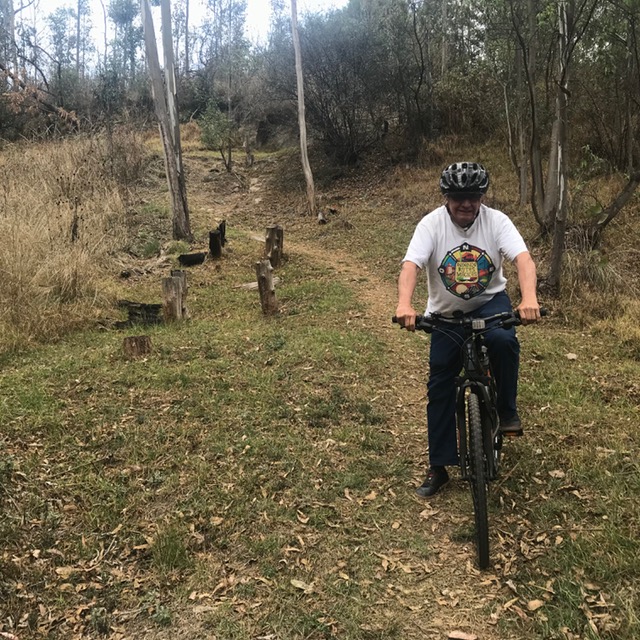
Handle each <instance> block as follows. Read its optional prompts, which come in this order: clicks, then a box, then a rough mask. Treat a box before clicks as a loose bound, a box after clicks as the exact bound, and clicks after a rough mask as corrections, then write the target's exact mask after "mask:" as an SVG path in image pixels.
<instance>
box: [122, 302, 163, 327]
mask: <svg viewBox="0 0 640 640" xmlns="http://www.w3.org/2000/svg"><path fill="white" fill-rule="evenodd" d="M118 306H120V307H124V308H125V309H126V310H127V313H128V316H129V318H128V320H127V323H126V325H129V326H130V325H134V324H142V325H149V324H160V323H161V322H162V316H161V315H160V314H161V311H162V305H161V304H147V303H144V302H131V301H130V300H120V301H118Z"/></svg>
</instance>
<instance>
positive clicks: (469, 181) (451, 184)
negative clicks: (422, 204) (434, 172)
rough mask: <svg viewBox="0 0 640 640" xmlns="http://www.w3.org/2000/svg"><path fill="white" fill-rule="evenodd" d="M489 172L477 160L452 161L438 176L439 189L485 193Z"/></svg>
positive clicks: (449, 191) (446, 191)
mask: <svg viewBox="0 0 640 640" xmlns="http://www.w3.org/2000/svg"><path fill="white" fill-rule="evenodd" d="M488 188H489V174H488V173H487V170H486V169H485V168H484V167H483V166H482V165H481V164H478V163H477V162H454V163H453V164H450V165H449V166H448V167H447V168H446V169H444V171H443V172H442V175H441V176H440V190H441V191H442V193H444V194H445V195H446V194H448V193H470V194H471V193H476V194H481V193H486V192H487V189H488Z"/></svg>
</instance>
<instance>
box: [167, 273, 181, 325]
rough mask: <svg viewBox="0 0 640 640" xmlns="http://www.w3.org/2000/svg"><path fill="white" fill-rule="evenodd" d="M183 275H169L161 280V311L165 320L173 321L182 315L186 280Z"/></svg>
mask: <svg viewBox="0 0 640 640" xmlns="http://www.w3.org/2000/svg"><path fill="white" fill-rule="evenodd" d="M183 275H184V274H183ZM183 275H178V276H171V277H170V278H164V279H163V280H162V295H163V297H164V301H163V303H162V313H163V315H164V319H165V322H175V321H177V320H182V318H183V317H184V297H185V295H186V293H185V292H186V283H187V280H186V277H183Z"/></svg>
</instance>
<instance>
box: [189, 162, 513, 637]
mask: <svg viewBox="0 0 640 640" xmlns="http://www.w3.org/2000/svg"><path fill="white" fill-rule="evenodd" d="M203 169H204V167H202V166H199V167H196V171H198V170H199V171H202V170H203ZM200 179H202V178H200ZM196 180H197V178H196ZM193 182H194V180H192V185H193ZM228 184H231V182H230V181H229V182H228ZM196 185H197V182H196ZM248 185H249V188H247V189H237V188H230V189H228V190H227V192H226V193H224V192H223V193H222V194H221V193H220V191H217V192H216V186H215V185H213V186H209V185H208V184H205V185H203V187H204V188H203V189H198V188H194V186H191V189H190V203H191V207H192V210H193V211H197V210H200V211H201V212H205V213H206V215H207V217H210V216H213V217H214V218H216V219H219V220H221V219H226V220H227V221H228V222H229V224H230V225H232V224H236V225H238V226H240V225H242V224H243V222H244V224H245V226H244V228H243V230H244V231H246V232H247V235H248V236H253V237H254V239H257V238H255V236H256V235H257V236H258V237H260V235H261V234H260V232H259V225H258V223H254V222H253V221H252V222H251V223H250V224H251V226H252V229H247V228H246V224H247V222H246V221H248V220H250V219H251V212H256V215H257V216H258V218H259V217H260V212H262V216H264V213H263V212H264V211H265V210H269V207H270V204H269V201H270V198H275V199H276V200H277V199H278V194H277V193H275V192H271V191H269V189H268V188H263V186H262V185H263V182H262V180H261V179H260V178H253V179H252V180H251V181H250V182H249V183H248ZM212 192H213V193H214V194H215V195H212ZM280 198H281V196H280ZM212 202H214V204H212ZM278 204H280V206H281V203H277V204H276V205H274V208H276V207H277V206H278ZM281 208H283V209H284V208H285V207H282V206H281ZM276 210H277V208H276ZM234 212H242V213H241V214H240V213H238V214H236V213H234ZM305 224H314V223H312V222H311V221H308V222H307V221H305ZM300 235H302V234H296V232H295V230H293V231H292V230H290V229H285V254H288V255H292V254H297V255H302V256H304V257H305V258H306V259H308V260H309V261H311V262H313V263H316V264H319V265H322V266H323V267H328V268H329V269H331V270H333V271H334V273H335V277H336V279H338V280H340V281H341V282H342V283H344V284H346V285H347V286H348V287H350V288H351V289H352V290H353V291H354V292H355V296H356V297H357V299H358V300H359V301H361V302H362V306H363V317H362V318H355V319H351V322H362V323H363V324H364V323H365V322H366V326H367V327H370V328H371V330H372V331H374V332H375V334H376V336H377V337H378V338H379V339H380V340H381V341H382V342H383V344H385V345H386V349H387V351H388V352H389V353H391V354H392V359H393V357H394V356H395V357H396V361H397V363H398V369H397V371H390V372H389V388H388V389H387V390H385V391H383V393H384V394H385V395H386V396H387V401H388V402H391V403H393V405H392V406H394V407H395V409H394V412H395V415H396V417H395V418H394V420H395V422H396V424H395V425H394V427H393V429H394V433H395V442H396V446H397V447H398V448H399V449H401V450H402V453H403V454H404V455H405V456H407V457H408V459H413V460H415V462H416V464H415V472H414V478H413V484H412V485H408V486H407V487H406V493H407V496H409V497H408V498H407V497H404V503H406V502H407V501H408V502H409V508H404V510H403V511H400V512H399V513H398V514H394V517H397V518H398V520H399V522H400V525H401V526H403V527H407V528H409V529H412V528H413V529H415V532H416V536H417V537H420V538H422V539H423V540H424V545H425V549H426V550H428V557H429V563H428V567H427V568H426V569H425V570H424V573H423V574H422V575H420V576H418V577H414V578H412V579H411V580H410V581H409V582H406V583H403V577H399V578H398V585H397V589H398V593H396V594H393V597H394V598H396V599H397V600H398V602H400V603H401V604H399V605H398V606H402V607H403V608H405V609H406V625H405V628H404V629H403V635H402V637H403V638H405V639H406V640H409V639H410V638H433V639H442V638H447V637H449V633H450V632H451V631H453V630H454V629H462V630H465V631H466V632H467V633H468V634H470V635H469V637H470V638H474V637H477V639H478V640H517V638H518V637H519V636H514V635H511V636H506V635H504V632H501V631H500V630H499V629H498V627H497V623H498V620H499V618H500V617H501V616H502V614H503V613H504V610H503V607H502V605H501V604H500V602H503V601H505V600H509V599H510V597H511V596H512V595H513V594H510V593H508V591H509V590H508V587H506V586H505V578H504V563H502V564H501V566H500V567H499V569H500V572H501V573H502V574H503V575H502V576H500V577H499V576H498V575H494V574H493V573H492V572H485V573H480V572H479V571H477V569H476V568H475V547H474V545H473V543H472V542H471V541H463V542H460V541H459V540H458V538H459V532H460V530H461V528H462V529H465V528H470V527H472V514H471V501H470V497H469V496H468V495H467V494H468V489H467V487H466V485H463V484H462V483H461V481H459V480H457V481H454V482H452V483H451V486H450V487H448V488H447V489H446V490H445V491H443V493H442V494H441V495H438V496H436V498H434V499H432V500H431V501H425V500H421V499H419V498H417V497H416V496H413V487H414V486H416V485H417V484H419V483H420V481H421V480H422V478H423V473H424V470H425V465H426V429H425V426H424V402H425V385H424V376H423V375H421V374H420V373H413V372H420V371H422V370H424V366H425V362H426V346H427V342H426V337H425V336H422V335H417V334H416V335H409V334H406V333H404V332H401V331H400V330H399V328H398V327H395V326H393V325H392V324H391V322H390V315H391V313H392V312H393V310H394V309H395V305H396V289H395V286H394V285H393V284H390V283H389V281H385V280H383V279H381V278H379V277H378V276H377V275H376V274H375V273H374V272H373V271H372V269H370V268H368V267H367V266H366V265H364V264H363V263H362V262H361V261H360V260H359V259H358V258H357V257H355V256H353V255H349V254H347V253H345V252H341V251H334V250H332V251H330V252H327V251H325V250H323V249H322V248H320V247H319V246H317V245H313V244H312V243H311V242H310V241H309V240H307V239H305V238H301V237H300ZM408 372H409V373H408Z"/></svg>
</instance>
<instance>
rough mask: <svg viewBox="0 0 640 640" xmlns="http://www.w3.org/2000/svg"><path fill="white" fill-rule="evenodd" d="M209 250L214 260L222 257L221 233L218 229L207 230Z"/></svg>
mask: <svg viewBox="0 0 640 640" xmlns="http://www.w3.org/2000/svg"><path fill="white" fill-rule="evenodd" d="M209 252H210V253H211V257H212V258H213V259H214V260H219V259H220V258H222V234H221V233H220V229H216V230H215V231H209Z"/></svg>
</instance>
